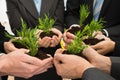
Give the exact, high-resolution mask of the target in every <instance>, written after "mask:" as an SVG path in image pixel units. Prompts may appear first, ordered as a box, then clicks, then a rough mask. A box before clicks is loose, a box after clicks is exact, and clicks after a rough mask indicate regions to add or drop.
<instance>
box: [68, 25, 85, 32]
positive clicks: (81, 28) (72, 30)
mask: <svg viewBox="0 0 120 80" xmlns="http://www.w3.org/2000/svg"><path fill="white" fill-rule="evenodd" d="M83 29H84V27H78V26H72V27H71V29H69V30H68V31H67V32H70V33H72V34H76V33H77V32H78V31H82V30H83Z"/></svg>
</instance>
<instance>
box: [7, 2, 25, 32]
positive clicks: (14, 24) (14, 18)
mask: <svg viewBox="0 0 120 80" xmlns="http://www.w3.org/2000/svg"><path fill="white" fill-rule="evenodd" d="M17 3H18V2H17V0H6V4H7V15H8V18H9V22H10V26H11V30H12V32H13V33H14V34H16V30H20V29H21V20H20V18H21V14H20V12H19V11H18V7H17V5H18V4H17ZM18 6H19V5H18ZM19 9H21V8H19ZM23 12H24V11H23Z"/></svg>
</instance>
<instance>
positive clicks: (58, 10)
mask: <svg viewBox="0 0 120 80" xmlns="http://www.w3.org/2000/svg"><path fill="white" fill-rule="evenodd" d="M56 1H57V3H56V4H54V7H53V8H55V13H54V14H53V16H54V19H55V20H56V22H55V24H54V28H57V29H58V30H60V31H61V32H63V28H64V3H63V0H56ZM53 12H54V11H53Z"/></svg>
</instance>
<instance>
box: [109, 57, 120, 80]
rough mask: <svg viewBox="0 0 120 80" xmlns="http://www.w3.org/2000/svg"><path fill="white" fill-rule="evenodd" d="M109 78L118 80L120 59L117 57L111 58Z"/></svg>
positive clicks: (119, 77)
mask: <svg viewBox="0 0 120 80" xmlns="http://www.w3.org/2000/svg"><path fill="white" fill-rule="evenodd" d="M111 62H112V66H111V76H112V77H114V78H115V79H118V80H120V58H119V57H111Z"/></svg>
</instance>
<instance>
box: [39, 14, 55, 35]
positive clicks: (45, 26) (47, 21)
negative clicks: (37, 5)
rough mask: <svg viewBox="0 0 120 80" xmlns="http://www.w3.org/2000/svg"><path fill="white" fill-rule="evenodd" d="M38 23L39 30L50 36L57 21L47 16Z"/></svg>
mask: <svg viewBox="0 0 120 80" xmlns="http://www.w3.org/2000/svg"><path fill="white" fill-rule="evenodd" d="M38 22H39V25H38V26H37V28H38V29H41V30H43V31H44V32H46V33H47V34H49V32H50V30H51V28H52V27H53V25H54V23H55V20H54V19H52V18H50V17H48V16H47V15H45V18H39V19H38Z"/></svg>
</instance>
